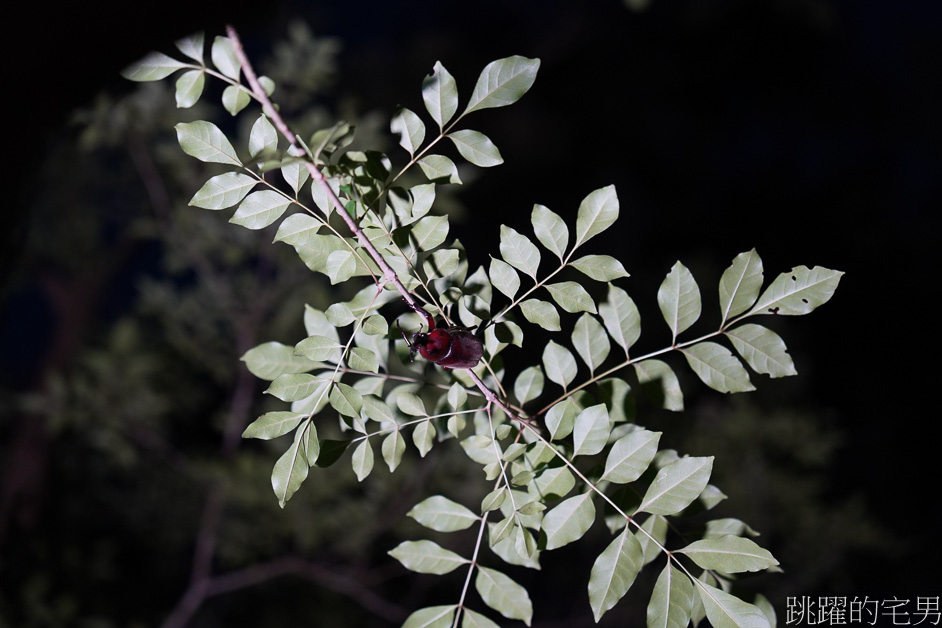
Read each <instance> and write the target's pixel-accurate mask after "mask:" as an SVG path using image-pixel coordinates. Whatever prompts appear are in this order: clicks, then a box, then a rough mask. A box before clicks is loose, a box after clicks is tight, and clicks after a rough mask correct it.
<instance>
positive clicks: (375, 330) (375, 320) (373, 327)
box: [361, 314, 389, 336]
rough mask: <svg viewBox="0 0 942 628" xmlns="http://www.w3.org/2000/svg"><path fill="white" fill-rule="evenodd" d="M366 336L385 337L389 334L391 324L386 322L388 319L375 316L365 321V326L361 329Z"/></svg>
mask: <svg viewBox="0 0 942 628" xmlns="http://www.w3.org/2000/svg"><path fill="white" fill-rule="evenodd" d="M361 329H362V330H363V333H364V334H368V335H370V336H385V335H386V334H387V333H389V323H387V322H386V319H385V318H383V317H382V316H380V315H379V314H373V315H372V316H368V317H367V318H366V320H365V321H363V326H362V327H361Z"/></svg>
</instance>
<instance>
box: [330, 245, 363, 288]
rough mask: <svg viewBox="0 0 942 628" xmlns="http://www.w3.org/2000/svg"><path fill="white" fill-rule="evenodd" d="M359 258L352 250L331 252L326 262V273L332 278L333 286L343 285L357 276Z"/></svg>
mask: <svg viewBox="0 0 942 628" xmlns="http://www.w3.org/2000/svg"><path fill="white" fill-rule="evenodd" d="M357 261H358V260H357V256H356V254H355V253H354V252H353V251H351V250H350V249H339V250H336V251H331V253H330V255H328V256H327V261H326V262H325V264H324V266H325V268H324V272H325V274H326V275H327V276H328V277H329V278H330V283H331V285H337V284H338V283H343V282H345V281H346V280H348V279H350V277H353V276H354V275H356V274H357V271H358V266H357Z"/></svg>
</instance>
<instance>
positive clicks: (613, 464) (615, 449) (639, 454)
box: [601, 429, 661, 484]
mask: <svg viewBox="0 0 942 628" xmlns="http://www.w3.org/2000/svg"><path fill="white" fill-rule="evenodd" d="M660 438H661V433H660V432H649V431H648V430H645V429H637V430H635V431H633V432H629V433H628V434H626V435H625V436H622V437H621V438H619V439H618V440H617V441H615V444H613V445H612V448H611V450H610V451H609V452H608V458H607V459H606V460H605V472H604V473H602V477H601V479H602V480H608V481H609V482H615V483H616V484H627V483H629V482H634V481H635V480H637V479H638V478H640V477H641V474H642V473H644V472H645V471H646V470H647V468H648V466H649V465H650V464H651V461H652V460H654V454H656V453H657V444H658V441H659V440H660Z"/></svg>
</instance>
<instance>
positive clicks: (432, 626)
mask: <svg viewBox="0 0 942 628" xmlns="http://www.w3.org/2000/svg"><path fill="white" fill-rule="evenodd" d="M456 608H457V606H454V605H452V606H430V607H428V608H422V609H419V610H417V611H415V612H414V613H412V614H411V615H409V616H408V617H407V618H406V621H405V623H403V624H402V628H451V624H452V622H453V621H454V619H455V609H456ZM465 612H467V611H465Z"/></svg>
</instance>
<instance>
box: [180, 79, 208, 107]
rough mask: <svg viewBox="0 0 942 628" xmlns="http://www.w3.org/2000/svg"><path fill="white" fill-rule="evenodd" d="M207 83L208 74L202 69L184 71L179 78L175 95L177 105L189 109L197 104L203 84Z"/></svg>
mask: <svg viewBox="0 0 942 628" xmlns="http://www.w3.org/2000/svg"><path fill="white" fill-rule="evenodd" d="M205 84H206V75H205V74H204V73H203V71H202V70H190V71H189V72H184V73H183V74H181V75H180V78H178V79H177V83H176V91H175V93H174V97H175V98H176V101H177V107H178V108H180V109H188V108H190V107H192V106H193V105H195V104H196V102H197V101H198V100H199V99H200V95H201V94H202V93H203V86H204V85H205Z"/></svg>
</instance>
